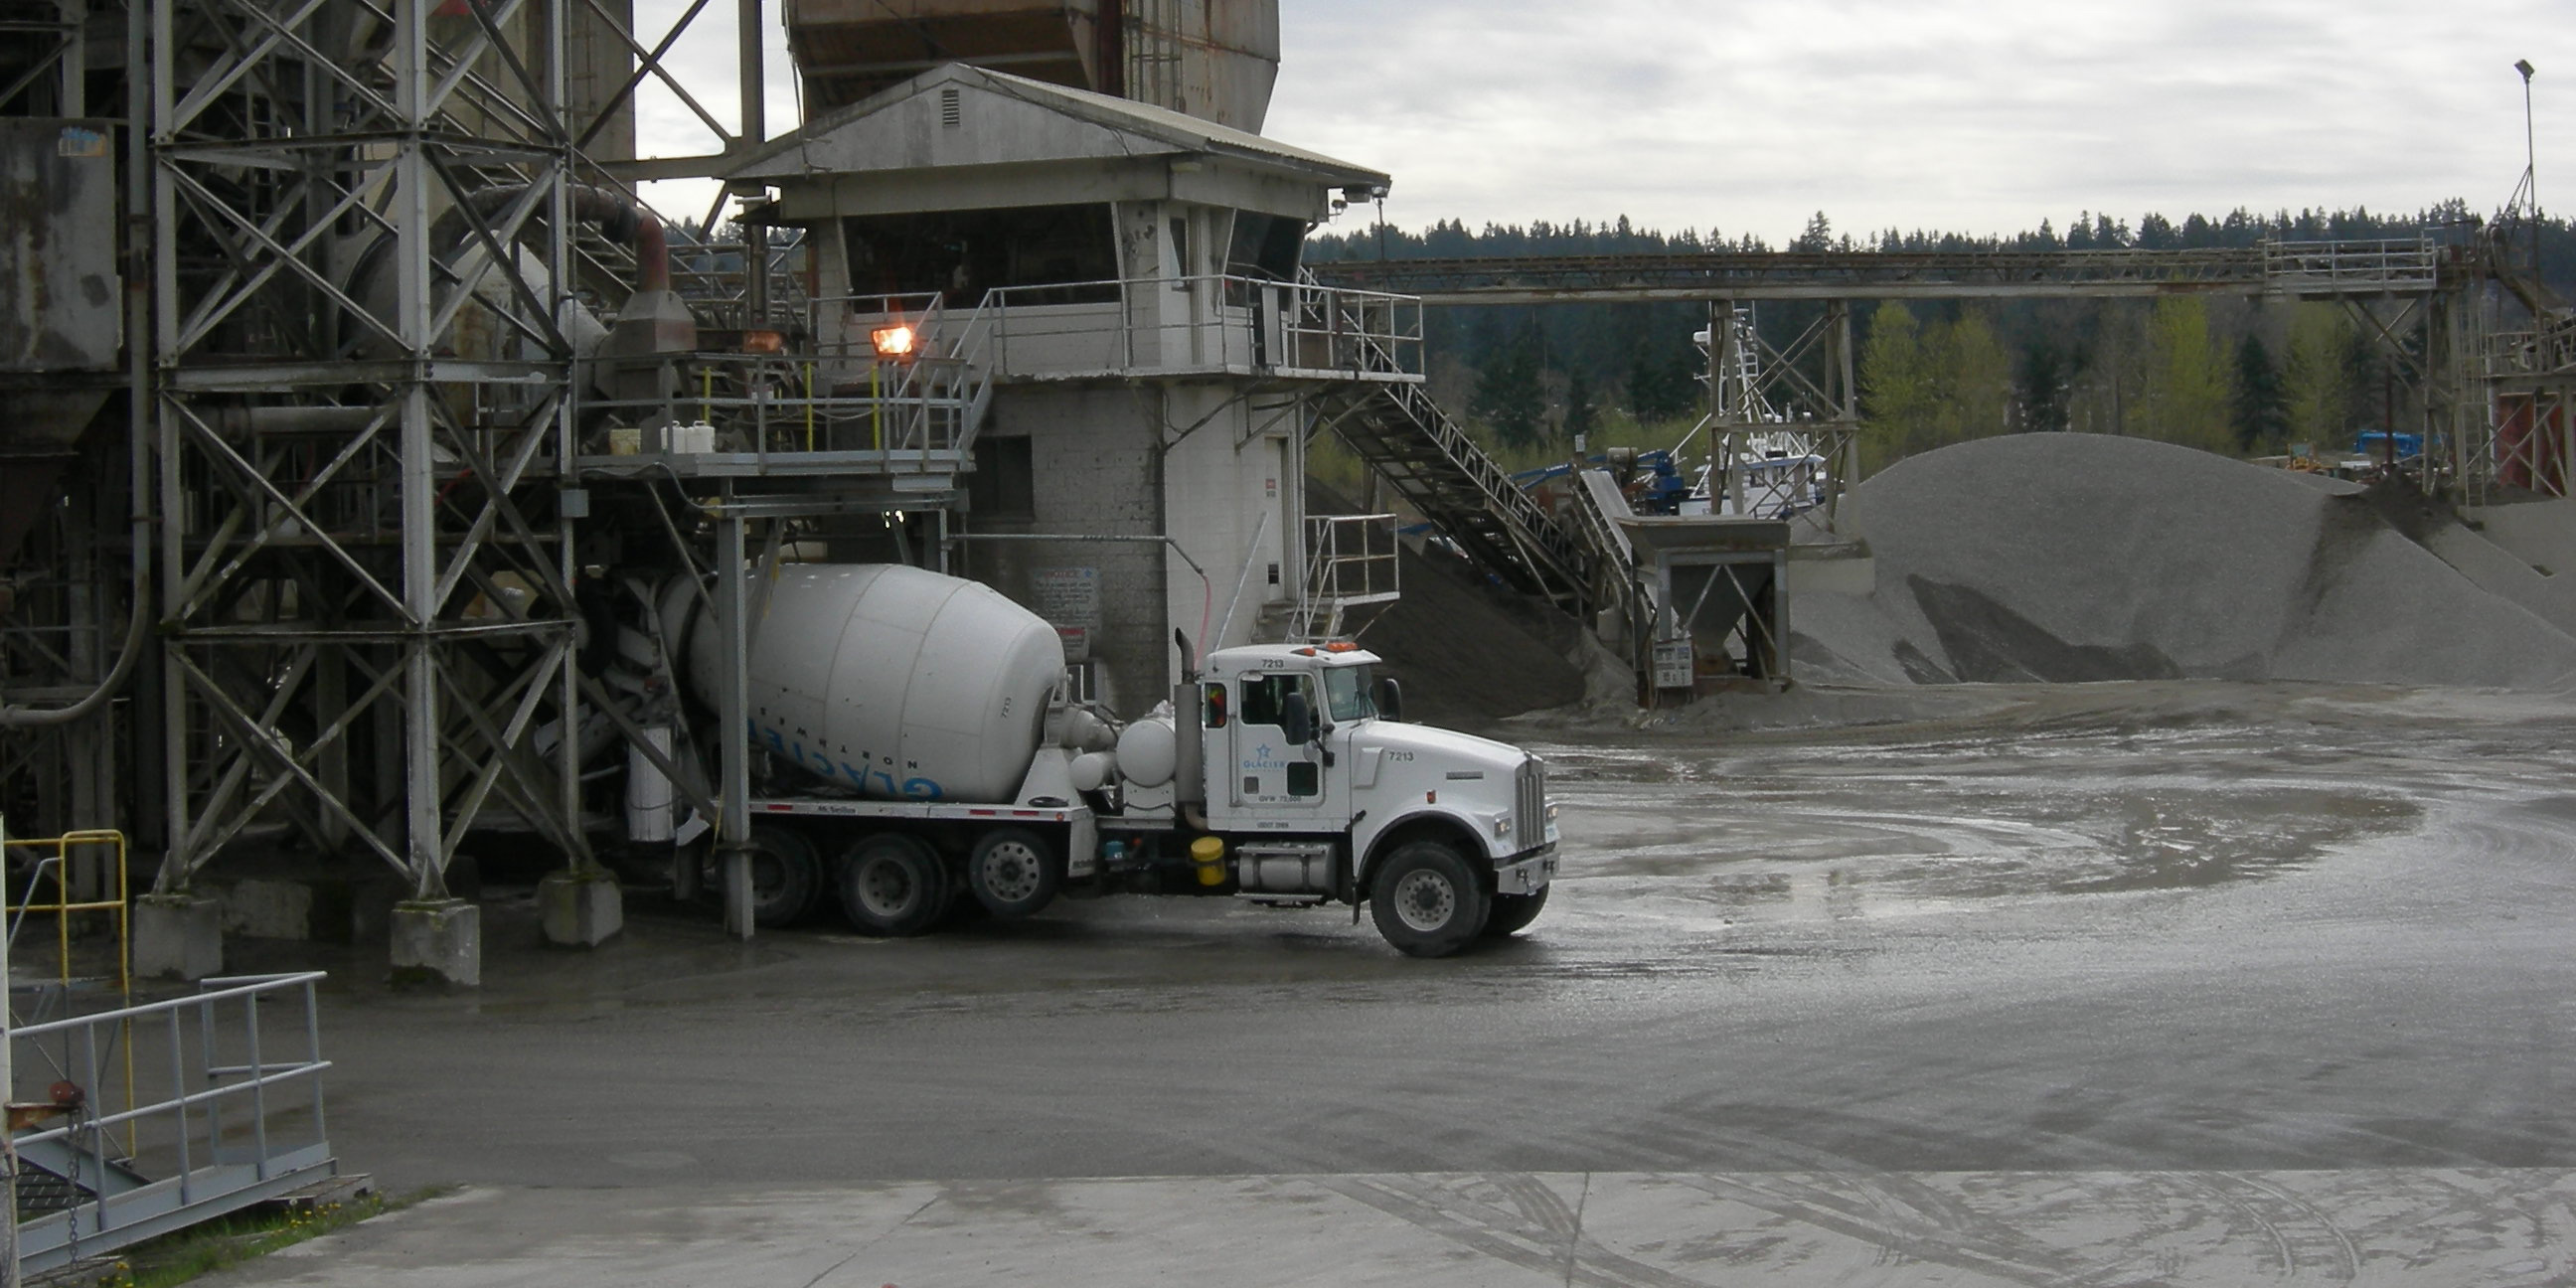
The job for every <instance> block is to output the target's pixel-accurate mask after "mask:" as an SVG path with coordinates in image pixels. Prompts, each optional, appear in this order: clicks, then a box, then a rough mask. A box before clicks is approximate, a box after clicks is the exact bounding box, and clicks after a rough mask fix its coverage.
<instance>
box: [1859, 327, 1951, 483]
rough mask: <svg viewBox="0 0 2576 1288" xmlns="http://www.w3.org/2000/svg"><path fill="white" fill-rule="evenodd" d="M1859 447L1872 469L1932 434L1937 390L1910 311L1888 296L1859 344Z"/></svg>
mask: <svg viewBox="0 0 2576 1288" xmlns="http://www.w3.org/2000/svg"><path fill="white" fill-rule="evenodd" d="M1860 390H1861V450H1862V452H1863V453H1864V455H1865V456H1866V457H1867V458H1868V459H1867V460H1866V461H1865V462H1864V463H1863V468H1864V469H1865V470H1868V471H1871V472H1875V471H1877V470H1879V469H1882V468H1884V467H1885V466H1887V465H1888V464H1889V463H1890V462H1893V461H1896V460H1899V459H1902V458H1903V457H1905V456H1906V455H1907V454H1909V453H1911V452H1913V451H1916V450H1919V448H1918V446H1917V445H1918V444H1920V443H1924V442H1926V441H1927V440H1928V439H1929V438H1930V437H1931V436H1932V432H1933V430H1932V419H1933V415H1934V409H1935V405H1936V403H1937V402H1938V400H1939V392H1938V390H1937V389H1936V388H1935V387H1934V380H1933V374H1932V370H1931V364H1930V360H1929V358H1928V356H1927V355H1926V354H1925V352H1924V345H1923V332H1922V327H1921V326H1920V325H1919V324H1917V323H1916V322H1915V320H1914V311H1913V310H1911V309H1908V308H1906V307H1905V306H1904V305H1903V304H1902V303H1899V302H1897V301H1895V300H1889V301H1887V302H1886V303H1884V304H1881V305H1879V306H1878V311H1877V312H1876V313H1873V314H1871V315H1870V318H1869V339H1868V340H1866V341H1864V342H1863V343H1862V344H1861V350H1860Z"/></svg>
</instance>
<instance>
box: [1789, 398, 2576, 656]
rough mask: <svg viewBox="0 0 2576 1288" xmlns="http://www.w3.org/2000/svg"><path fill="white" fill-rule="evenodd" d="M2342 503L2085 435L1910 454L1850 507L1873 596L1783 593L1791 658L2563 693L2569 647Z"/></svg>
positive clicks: (2344, 499) (2557, 633) (2349, 496)
mask: <svg viewBox="0 0 2576 1288" xmlns="http://www.w3.org/2000/svg"><path fill="white" fill-rule="evenodd" d="M2359 492H2360V489H2358V488H2357V487H2354V486H2352V485H2349V484H2340V485H2331V486H2319V485H2318V484H2317V482H2316V481H2314V480H2303V479H2301V478H2299V477H2297V476H2294V475H2291V474H2288V473H2285V472H2283V471H2280V470H2274V469H2268V468H2264V467H2260V466H2253V465H2247V464H2244V463H2242V462H2238V461H2232V460H2228V459H2226V458H2223V457H2219V456H2213V455H2210V454H2208V453H2205V452H2197V451H2193V450H2191V449H2188V448H2182V447H2174V446H2171V445H2168V444H2163V443H2153V442H2147V441H2144V440H2140V439H2132V438H2112V437H2106V436H2101V435H2093V434H2016V435H2010V436H2006V437H2001V438H1992V439H1985V440H1981V441H1977V442H1972V443H1964V444H1960V445H1958V446H1955V447H1948V448H1944V449H1942V450H1940V451H1937V452H1932V453H1928V454H1926V455H1923V456H1918V457H1913V458H1911V459H1908V460H1905V461H1902V462H1899V463H1898V464H1897V465H1895V466H1893V467H1891V468H1890V469H1889V470H1888V471H1887V472H1886V473H1884V474H1882V475H1880V476H1878V477H1877V478H1874V479H1871V480H1869V481H1867V482H1866V483H1864V484H1862V486H1861V487H1860V488H1859V489H1858V490H1857V491H1856V493H1855V496H1854V500H1855V501H1856V507H1855V513H1856V518H1857V520H1858V523H1859V526H1860V529H1861V535H1862V537H1864V538H1865V539H1866V540H1867V542H1868V543H1869V548H1870V551H1871V553H1872V555H1873V556H1874V557H1875V559H1876V584H1875V589H1874V590H1873V591H1872V592H1871V593H1870V594H1867V595H1850V594H1831V593H1815V594H1808V595H1801V596H1797V597H1796V598H1795V599H1794V600H1793V601H1792V603H1791V605H1790V622H1791V626H1792V628H1793V631H1794V634H1795V636H1796V638H1795V648H1796V650H1797V652H1796V662H1797V665H1798V667H1799V669H1800V673H1801V675H1802V676H1803V677H1804V678H1806V679H1808V680H1810V681H1816V682H1823V683H1905V682H1909V681H1910V682H1913V683H1918V684H1921V683H1947V682H1953V681H1975V682H1989V681H1991V682H2015V681H2034V680H2037V681H2084V680H2137V679H2179V678H2205V679H2228V680H2266V679H2281V680H2343V681H2365V682H2374V683H2394V684H2425V685H2462V686H2476V687H2495V688H2556V687H2561V686H2564V685H2567V684H2569V683H2571V682H2576V638H2571V637H2570V636H2569V635H2568V634H2567V633H2565V632H2563V631H2561V630H2559V629H2557V628H2555V627H2553V626H2551V625H2550V624H2549V623H2548V622H2546V621H2544V620H2542V619H2541V618H2540V617H2538V616H2535V615H2534V614H2533V613H2531V612H2530V611H2529V610H2527V609H2525V608H2523V607H2521V606H2520V605H2518V604H2515V603H2512V602H2510V601H2508V600H2505V599H2503V598H2500V597H2498V596H2496V595H2493V594H2490V593H2488V592H2487V591H2484V590H2481V589H2479V588H2478V586H2477V585H2476V584H2475V583H2473V582H2471V581H2470V580H2469V579H2468V578H2466V577H2464V576H2462V575H2461V574H2460V573H2459V572H2457V571H2454V570H2453V569H2452V568H2451V566H2450V565H2448V564H2445V563H2444V562H2442V561H2441V560H2440V559H2438V558H2436V557H2435V556H2434V555H2433V554H2431V553H2430V552H2428V551H2427V550H2425V549H2424V548H2423V547H2422V546H2419V545H2417V544H2415V543H2414V542H2412V541H2410V540H2408V539H2407V538H2406V537H2405V536H2404V535H2403V534H2401V533H2400V532H2398V531H2397V530H2396V529H2395V528H2393V527H2391V526H2389V524H2388V523H2387V522H2386V520H2385V519H2383V518H2382V517H2381V515H2380V513H2379V511H2378V510H2377V509H2376V508H2375V507H2374V506H2372V504H2371V503H2370V501H2369V500H2368V499H2367V498H2366V497H2364V496H2361V495H2359Z"/></svg>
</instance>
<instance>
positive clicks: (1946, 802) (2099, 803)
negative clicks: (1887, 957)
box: [1543, 718, 2423, 920]
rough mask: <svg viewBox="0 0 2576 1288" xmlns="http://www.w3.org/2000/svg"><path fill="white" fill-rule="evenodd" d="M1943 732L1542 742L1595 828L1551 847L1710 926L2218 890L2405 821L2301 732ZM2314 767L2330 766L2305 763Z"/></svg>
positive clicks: (1578, 813)
mask: <svg viewBox="0 0 2576 1288" xmlns="http://www.w3.org/2000/svg"><path fill="white" fill-rule="evenodd" d="M1962 732H1963V733H1964V734H1965V735H1966V736H1947V735H1944V734H1939V733H1935V734H1933V735H1932V736H1930V737H1921V736H1918V737H1917V738H1915V739H1913V740H1910V741H1905V742H1866V741H1859V742H1844V743H1839V744H1837V743H1833V742H1829V741H1825V740H1822V739H1818V738H1815V737H1813V736H1809V737H1806V738H1803V739H1800V740H1795V741H1790V740H1781V741H1776V742H1772V743H1768V744H1766V745H1760V746H1747V745H1744V744H1743V743H1742V742H1741V741H1739V740H1728V744H1727V745H1723V746H1711V745H1709V744H1708V743H1705V742H1702V743H1698V744H1697V745H1691V744H1687V743H1683V744H1678V745H1674V744H1666V745H1661V746H1656V745H1648V746H1643V747H1640V746H1636V745H1633V744H1631V745H1629V746H1624V747H1604V746H1599V745H1591V746H1555V747H1548V748H1546V749H1545V750H1544V752H1543V754H1545V755H1547V756H1548V757H1549V761H1550V766H1551V783H1552V786H1553V787H1554V788H1555V790H1556V792H1557V795H1558V796H1559V797H1560V799H1561V800H1562V802H1563V803H1564V805H1565V807H1566V809H1567V810H1568V811H1569V817H1570V818H1573V819H1575V820H1577V821H1578V823H1579V824H1580V826H1579V827H1578V828H1577V829H1576V833H1577V834H1581V833H1584V832H1589V833H1591V834H1592V835H1594V836H1596V837H1599V838H1601V839H1600V841H1599V842H1598V843H1596V844H1594V845H1591V846H1588V847H1585V848H1584V850H1583V851H1581V852H1577V853H1572V854H1569V855H1568V859H1567V867H1568V872H1569V875H1570V876H1574V877H1577V878H1581V877H1601V878H1613V879H1617V878H1627V879H1629V880H1627V881H1615V880H1614V881H1613V882H1611V884H1612V885H1616V886H1624V887H1626V888H1625V889H1624V890H1623V891H1622V893H1623V894H1624V895H1626V896H1627V897H1631V898H1656V897H1666V898H1674V897H1677V898H1680V899H1683V900H1688V901H1690V902H1692V903H1694V904H1697V905H1700V906H1701V908H1702V911H1703V912H1705V913H1713V914H1715V915H1717V916H1720V917H1725V918H1728V919H1740V918H1746V917H1752V918H1760V919H1766V920H1768V919H1784V918H1786V919H1795V918H1806V917H1817V918H1830V919H1840V918H1846V917H1855V916H1865V915H1887V914H1891V913H1897V912H1903V911H1908V910H1921V909H1925V908H1929V907H1934V906H1939V905H1943V904H1954V903H1958V902H1961V901H1984V900H1996V899H2009V898H2024V897H2048V896H2074V895H2088V894H2102V893H2113V892H2128V891H2153V890H2183V889H2191V888H2199V887H2211V886H2219V885H2224V884H2227V883H2231V882H2241V881H2250V880H2258V879H2262V878H2265V877H2269V876H2274V875H2277V874H2281V873H2284V872H2290V871H2296V870H2299V869H2301V868H2304V867H2307V866H2310V865H2313V864H2316V863H2318V862H2320V861H2323V860H2325V859H2326V858H2328V857H2329V856H2330V855H2332V854H2333V853H2334V852H2335V851H2336V849H2337V848H2338V847H2343V846H2348V845H2351V844H2354V843H2356V842H2359V841H2362V840H2366V839H2369V838H2372V837H2378V836H2386V835H2392V834H2397V833H2402V832H2404V831H2407V830H2409V829H2411V828H2414V827H2416V826H2418V825H2419V824H2420V821H2421V819H2422V816H2423V809H2422V807H2421V806H2419V805H2418V804H2416V803H2414V802H2413V801H2411V800H2409V799H2406V798H2404V797H2402V796H2401V795H2400V794H2399V792H2400V790H2402V789H2401V788H2400V787H2398V786H2397V785H2395V784H2392V785H2391V787H2390V788H2389V789H2388V790H2386V791H2380V790H2377V789H2375V788H2356V787H2355V786H2354V785H2353V775H2352V772H2351V766H2352V761H2353V760H2354V758H2355V749H2354V748H2351V747H2344V746H2332V745H2322V746H2309V745H2301V744H2300V743H2299V742H2297V741H2295V740H2294V739H2292V738H2287V737H2285V736H2284V734H2285V732H2286V731H2284V730H2283V729H2281V728H2278V727H2269V728H2267V727H2264V726H2262V725H2259V724H2246V723H2242V722H2239V721H2236V720H2217V721H2213V720H2207V719H2179V718H2177V719H2150V720H2144V721H2124V722H2115V723H2113V724H2112V725H2111V726H2110V727H2104V726H2103V725H2102V724H2099V723H2096V724H2094V725H2092V726H2091V727H2078V726H2074V725H2051V726H2048V727H2043V728H2036V729H2029V728H2025V729H2017V730H2013V731H2011V732H2010V733H2008V734H2003V735H2000V736H1998V735H1997V734H1996V733H1994V732H1993V731H1987V730H1980V731H1975V732H1973V733H1968V732H1967V731H1962ZM2365 754H2383V752H2382V749H2377V748H2374V749H2371V750H2370V751H2369V752H2367V753H2365ZM2328 765H2332V766H2340V767H2341V768H2340V772H2330V773H2319V772H2317V771H2318V769H2319V768H2320V767H2321V766H2328ZM1641 789H1643V790H1641ZM1637 878H1649V879H1651V880H1646V881H1638V880H1635V879H1637Z"/></svg>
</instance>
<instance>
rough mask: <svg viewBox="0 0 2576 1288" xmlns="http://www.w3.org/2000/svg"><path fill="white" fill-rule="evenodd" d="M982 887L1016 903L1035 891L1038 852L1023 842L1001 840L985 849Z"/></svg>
mask: <svg viewBox="0 0 2576 1288" xmlns="http://www.w3.org/2000/svg"><path fill="white" fill-rule="evenodd" d="M983 873H984V888H985V889H986V890H989V891H992V893H993V897H994V898H996V899H999V900H1001V901H1002V902H1004V903H1018V902H1019V901H1021V900H1023V899H1028V898H1032V897H1034V896H1035V895H1036V894H1037V892H1038V885H1039V878H1038V855H1037V852H1036V851H1035V850H1032V849H1030V848H1029V847H1028V845H1027V844H1026V843H1024V842H1020V841H1001V842H997V843H995V844H994V845H993V846H992V848H990V849H987V850H985V851H984V863H983Z"/></svg>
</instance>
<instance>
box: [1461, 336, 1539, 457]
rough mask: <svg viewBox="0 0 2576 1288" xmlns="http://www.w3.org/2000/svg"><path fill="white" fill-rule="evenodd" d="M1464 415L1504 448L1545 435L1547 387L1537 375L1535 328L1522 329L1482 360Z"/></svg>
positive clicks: (1535, 439)
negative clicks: (1542, 428)
mask: <svg viewBox="0 0 2576 1288" xmlns="http://www.w3.org/2000/svg"><path fill="white" fill-rule="evenodd" d="M1467 414H1468V415H1469V416H1472V417H1474V418H1475V419H1476V420H1478V421H1479V422H1481V423H1483V425H1484V426H1485V428H1486V430H1487V431H1488V432H1490V433H1491V434H1492V435H1493V436H1494V441H1495V442H1496V443H1499V444H1501V445H1502V446H1505V447H1527V446H1529V445H1531V444H1533V443H1536V442H1538V441H1539V440H1540V439H1541V438H1543V437H1544V436H1545V435H1544V433H1543V432H1542V430H1541V426H1543V425H1544V424H1545V423H1546V420H1547V387H1546V385H1545V384H1544V383H1543V382H1542V380H1541V378H1540V374H1539V358H1538V332H1537V331H1536V330H1535V329H1529V328H1524V329H1523V330H1522V331H1521V332H1520V333H1519V334H1517V335H1515V336H1514V337H1513V338H1512V339H1511V340H1510V341H1508V342H1507V343H1505V344H1504V345H1503V347H1502V348H1501V349H1500V350H1498V351H1496V352H1495V353H1494V354H1493V355H1492V356H1490V357H1488V358H1487V359H1486V360H1485V365H1484V367H1483V369H1482V370H1480V371H1478V372H1477V373H1476V392H1475V394H1474V395H1473V396H1472V397H1470V398H1469V399H1468V401H1467Z"/></svg>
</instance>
